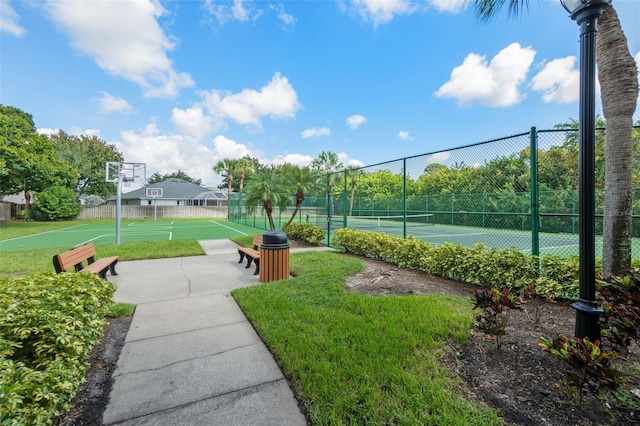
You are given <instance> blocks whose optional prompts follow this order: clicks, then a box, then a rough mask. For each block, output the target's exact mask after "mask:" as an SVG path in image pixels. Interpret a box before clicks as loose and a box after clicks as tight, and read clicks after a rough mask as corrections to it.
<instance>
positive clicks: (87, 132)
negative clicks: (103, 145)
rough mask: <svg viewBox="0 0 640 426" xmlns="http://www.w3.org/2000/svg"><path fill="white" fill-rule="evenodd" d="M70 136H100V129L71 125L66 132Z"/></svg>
mask: <svg viewBox="0 0 640 426" xmlns="http://www.w3.org/2000/svg"><path fill="white" fill-rule="evenodd" d="M67 133H69V134H70V135H72V136H89V137H91V136H96V137H99V136H100V129H81V128H80V127H77V126H73V127H71V129H69V131H68V132H67Z"/></svg>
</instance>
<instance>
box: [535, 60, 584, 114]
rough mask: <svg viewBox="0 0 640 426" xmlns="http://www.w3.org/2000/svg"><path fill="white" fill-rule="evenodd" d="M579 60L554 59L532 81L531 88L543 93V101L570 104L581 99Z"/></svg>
mask: <svg viewBox="0 0 640 426" xmlns="http://www.w3.org/2000/svg"><path fill="white" fill-rule="evenodd" d="M576 61H577V58H576V57H575V56H567V57H566V58H560V59H554V60H552V61H550V62H549V63H547V64H546V65H545V66H544V68H543V69H542V71H540V72H539V73H538V74H536V76H535V77H533V79H532V80H531V88H532V89H533V90H537V91H540V92H543V94H542V100H544V101H545V102H547V103H550V102H554V103H560V104H569V103H572V102H577V101H578V98H579V97H580V71H579V70H578V69H576Z"/></svg>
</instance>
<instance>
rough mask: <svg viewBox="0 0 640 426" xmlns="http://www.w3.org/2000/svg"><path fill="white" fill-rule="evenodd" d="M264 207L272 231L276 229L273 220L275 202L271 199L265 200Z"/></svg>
mask: <svg viewBox="0 0 640 426" xmlns="http://www.w3.org/2000/svg"><path fill="white" fill-rule="evenodd" d="M262 207H264V211H265V213H267V219H268V220H269V228H270V229H271V230H272V231H275V230H276V224H275V223H274V222H273V204H272V203H271V200H267V201H265V202H264V204H263V205H262Z"/></svg>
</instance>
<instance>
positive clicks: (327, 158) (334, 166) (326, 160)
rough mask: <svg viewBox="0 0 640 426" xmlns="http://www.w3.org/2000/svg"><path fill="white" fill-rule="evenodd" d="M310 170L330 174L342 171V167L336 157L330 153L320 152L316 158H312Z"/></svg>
mask: <svg viewBox="0 0 640 426" xmlns="http://www.w3.org/2000/svg"><path fill="white" fill-rule="evenodd" d="M310 166H311V168H312V169H314V170H317V171H319V172H321V173H331V172H335V171H338V170H340V169H342V167H343V165H342V163H341V162H340V160H339V159H338V155H337V154H336V153H335V152H331V151H322V152H321V153H320V155H318V158H314V159H313V161H311V164H310Z"/></svg>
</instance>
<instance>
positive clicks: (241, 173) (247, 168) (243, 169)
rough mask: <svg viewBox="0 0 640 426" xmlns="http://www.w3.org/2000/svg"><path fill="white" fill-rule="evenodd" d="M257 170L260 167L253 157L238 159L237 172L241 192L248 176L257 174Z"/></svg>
mask: <svg viewBox="0 0 640 426" xmlns="http://www.w3.org/2000/svg"><path fill="white" fill-rule="evenodd" d="M257 169H258V167H257V165H256V163H255V161H254V160H253V159H252V158H251V157H249V156H247V157H242V158H238V160H237V162H236V167H235V171H236V174H237V175H238V179H239V184H240V186H239V188H238V189H239V190H240V192H242V190H243V189H244V180H245V179H246V178H247V174H250V173H255V172H256V171H257Z"/></svg>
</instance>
